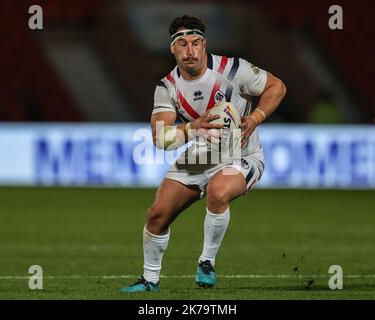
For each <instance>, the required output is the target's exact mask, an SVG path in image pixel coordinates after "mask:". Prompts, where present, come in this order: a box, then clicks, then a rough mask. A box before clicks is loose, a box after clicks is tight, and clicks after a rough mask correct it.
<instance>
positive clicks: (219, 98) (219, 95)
mask: <svg viewBox="0 0 375 320" xmlns="http://www.w3.org/2000/svg"><path fill="white" fill-rule="evenodd" d="M223 99H224V93H222V92H221V91H220V90H218V91H216V94H215V103H220V102H222V101H223Z"/></svg>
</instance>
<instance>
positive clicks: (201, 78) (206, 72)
mask: <svg viewBox="0 0 375 320" xmlns="http://www.w3.org/2000/svg"><path fill="white" fill-rule="evenodd" d="M209 73H210V69H209V68H207V69H206V71H205V72H204V74H202V75H201V76H200V77H199V78H198V79H195V80H186V79H184V77H183V76H182V75H181V76H180V80H181V81H183V82H185V83H197V82H199V81H202V80H204V79H206V78H207V76H208V74H209Z"/></svg>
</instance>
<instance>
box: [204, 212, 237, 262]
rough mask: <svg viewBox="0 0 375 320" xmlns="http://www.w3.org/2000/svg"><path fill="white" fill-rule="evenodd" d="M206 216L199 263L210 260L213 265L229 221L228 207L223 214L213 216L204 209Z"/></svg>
mask: <svg viewBox="0 0 375 320" xmlns="http://www.w3.org/2000/svg"><path fill="white" fill-rule="evenodd" d="M206 210H207V214H206V218H205V220H204V243H203V251H202V254H201V256H200V257H199V260H198V262H199V261H205V260H210V261H211V264H212V265H213V266H214V265H215V257H216V254H217V251H218V250H219V248H220V244H221V241H222V240H223V238H224V234H225V231H226V230H227V228H228V224H229V220H230V210H229V207H228V209H227V210H225V211H224V212H223V213H220V214H214V213H211V212H210V211H209V210H208V208H206Z"/></svg>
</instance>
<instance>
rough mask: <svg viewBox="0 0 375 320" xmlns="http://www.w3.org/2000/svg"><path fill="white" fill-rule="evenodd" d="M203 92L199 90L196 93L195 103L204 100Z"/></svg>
mask: <svg viewBox="0 0 375 320" xmlns="http://www.w3.org/2000/svg"><path fill="white" fill-rule="evenodd" d="M203 99H204V97H203V95H202V91H200V90H198V91H195V92H194V101H198V100H203Z"/></svg>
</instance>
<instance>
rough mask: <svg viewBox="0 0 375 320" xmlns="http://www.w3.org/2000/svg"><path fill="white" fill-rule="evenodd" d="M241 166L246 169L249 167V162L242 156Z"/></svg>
mask: <svg viewBox="0 0 375 320" xmlns="http://www.w3.org/2000/svg"><path fill="white" fill-rule="evenodd" d="M241 167H242V168H244V169H249V163H248V162H247V161H246V160H245V159H243V158H241Z"/></svg>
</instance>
